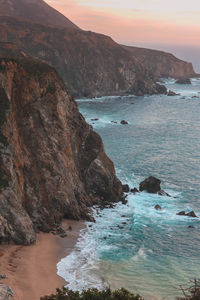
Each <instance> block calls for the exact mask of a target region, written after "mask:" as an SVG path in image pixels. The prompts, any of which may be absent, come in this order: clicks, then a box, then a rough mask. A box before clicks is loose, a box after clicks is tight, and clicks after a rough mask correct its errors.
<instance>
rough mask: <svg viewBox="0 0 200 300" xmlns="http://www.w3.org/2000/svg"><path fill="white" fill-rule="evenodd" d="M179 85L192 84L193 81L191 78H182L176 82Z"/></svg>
mask: <svg viewBox="0 0 200 300" xmlns="http://www.w3.org/2000/svg"><path fill="white" fill-rule="evenodd" d="M175 83H177V84H191V80H190V78H180V79H178V80H176V82H175Z"/></svg>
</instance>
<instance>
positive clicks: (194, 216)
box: [177, 211, 198, 218]
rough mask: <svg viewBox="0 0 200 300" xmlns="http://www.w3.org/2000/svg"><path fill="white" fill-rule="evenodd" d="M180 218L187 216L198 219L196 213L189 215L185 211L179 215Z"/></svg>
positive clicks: (191, 212)
mask: <svg viewBox="0 0 200 300" xmlns="http://www.w3.org/2000/svg"><path fill="white" fill-rule="evenodd" d="M177 215H178V216H186V217H191V218H198V217H197V215H196V214H195V212H194V211H190V212H189V213H186V212H185V211H180V212H179V213H177Z"/></svg>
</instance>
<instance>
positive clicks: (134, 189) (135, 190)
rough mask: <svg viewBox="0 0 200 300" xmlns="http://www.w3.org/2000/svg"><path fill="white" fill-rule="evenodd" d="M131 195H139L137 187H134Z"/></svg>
mask: <svg viewBox="0 0 200 300" xmlns="http://www.w3.org/2000/svg"><path fill="white" fill-rule="evenodd" d="M131 193H133V194H136V193H139V191H138V189H137V188H136V187H134V188H133V189H131Z"/></svg>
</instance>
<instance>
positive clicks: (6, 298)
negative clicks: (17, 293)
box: [0, 283, 14, 300]
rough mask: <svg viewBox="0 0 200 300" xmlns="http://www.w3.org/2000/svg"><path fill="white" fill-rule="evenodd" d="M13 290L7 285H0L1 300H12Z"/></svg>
mask: <svg viewBox="0 0 200 300" xmlns="http://www.w3.org/2000/svg"><path fill="white" fill-rule="evenodd" d="M13 295H14V293H13V290H12V289H11V288H10V287H9V286H6V285H5V284H2V283H0V299H1V300H12V298H13Z"/></svg>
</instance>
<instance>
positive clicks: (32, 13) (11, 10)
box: [0, 0, 79, 30]
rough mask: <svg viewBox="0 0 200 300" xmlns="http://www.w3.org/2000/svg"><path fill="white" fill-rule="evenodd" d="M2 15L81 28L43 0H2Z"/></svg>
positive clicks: (0, 12)
mask: <svg viewBox="0 0 200 300" xmlns="http://www.w3.org/2000/svg"><path fill="white" fill-rule="evenodd" d="M0 15H1V16H10V17H16V18H20V19H22V20H28V21H30V22H33V23H40V24H47V25H52V26H59V27H64V28H68V29H73V30H74V29H76V30H77V29H79V28H78V26H76V25H75V24H73V23H72V22H71V21H70V20H69V19H67V18H66V17H65V16H63V15H62V14H61V13H59V12H58V11H56V10H55V9H54V8H52V7H51V6H49V5H48V4H47V3H46V2H45V1H43V0H0Z"/></svg>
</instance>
